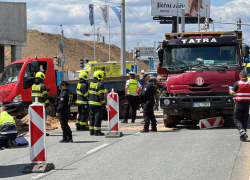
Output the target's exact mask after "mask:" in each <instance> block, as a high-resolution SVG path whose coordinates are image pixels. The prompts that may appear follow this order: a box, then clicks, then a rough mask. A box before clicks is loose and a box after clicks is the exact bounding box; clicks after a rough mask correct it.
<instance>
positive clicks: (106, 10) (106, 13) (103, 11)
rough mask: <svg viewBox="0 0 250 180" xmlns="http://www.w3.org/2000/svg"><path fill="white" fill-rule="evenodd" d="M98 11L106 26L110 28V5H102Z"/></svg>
mask: <svg viewBox="0 0 250 180" xmlns="http://www.w3.org/2000/svg"><path fill="white" fill-rule="evenodd" d="M96 7H97V9H98V10H99V11H100V13H101V15H102V17H103V19H104V21H105V24H106V26H107V27H109V8H108V5H100V6H96Z"/></svg>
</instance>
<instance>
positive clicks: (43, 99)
mask: <svg viewBox="0 0 250 180" xmlns="http://www.w3.org/2000/svg"><path fill="white" fill-rule="evenodd" d="M31 97H32V103H35V98H36V97H38V102H39V103H41V104H43V105H45V106H47V105H48V103H49V99H48V93H47V89H46V87H45V85H44V84H43V83H41V82H40V83H39V84H33V85H32V87H31Z"/></svg>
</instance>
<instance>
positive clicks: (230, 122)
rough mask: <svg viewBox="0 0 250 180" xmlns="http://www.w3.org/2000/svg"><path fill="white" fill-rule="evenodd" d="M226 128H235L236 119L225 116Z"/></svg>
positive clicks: (231, 116)
mask: <svg viewBox="0 0 250 180" xmlns="http://www.w3.org/2000/svg"><path fill="white" fill-rule="evenodd" d="M224 126H226V127H235V124H234V118H233V115H232V114H226V115H224Z"/></svg>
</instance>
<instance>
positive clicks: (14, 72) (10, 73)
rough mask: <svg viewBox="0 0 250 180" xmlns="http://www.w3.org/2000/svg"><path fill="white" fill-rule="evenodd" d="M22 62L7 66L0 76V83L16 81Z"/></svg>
mask: <svg viewBox="0 0 250 180" xmlns="http://www.w3.org/2000/svg"><path fill="white" fill-rule="evenodd" d="M22 66H23V63H18V64H13V65H10V66H7V67H6V68H5V70H4V72H3V74H2V76H1V78H0V85H4V84H9V83H14V82H17V79H18V76H19V73H20V71H21V69H22Z"/></svg>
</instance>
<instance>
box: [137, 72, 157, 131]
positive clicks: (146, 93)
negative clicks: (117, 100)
mask: <svg viewBox="0 0 250 180" xmlns="http://www.w3.org/2000/svg"><path fill="white" fill-rule="evenodd" d="M143 80H144V81H145V82H147V84H146V85H145V86H144V88H143V89H142V90H141V91H138V92H137V94H139V95H140V96H141V98H142V106H143V114H144V121H145V124H144V129H143V130H142V131H141V132H142V133H145V132H149V120H151V126H152V128H151V131H153V132H157V128H156V119H155V115H154V110H153V107H154V103H155V101H154V94H155V87H154V83H153V82H152V80H151V79H150V76H149V75H148V74H144V75H143Z"/></svg>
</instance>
